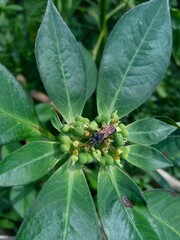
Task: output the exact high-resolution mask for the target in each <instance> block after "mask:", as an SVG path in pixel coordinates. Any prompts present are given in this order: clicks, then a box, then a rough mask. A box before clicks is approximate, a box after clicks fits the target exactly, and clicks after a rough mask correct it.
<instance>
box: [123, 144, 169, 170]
mask: <svg viewBox="0 0 180 240" xmlns="http://www.w3.org/2000/svg"><path fill="white" fill-rule="evenodd" d="M127 161H128V162H130V163H132V164H133V165H135V166H136V167H139V168H142V169H144V170H147V171H148V170H150V171H153V170H155V169H158V168H166V167H172V166H173V164H172V163H171V162H170V161H169V160H168V159H167V158H166V157H165V156H164V155H163V154H162V153H161V152H159V151H158V150H157V149H155V148H152V147H148V146H143V145H141V146H140V145H132V146H131V150H130V153H129V155H128V158H127Z"/></svg>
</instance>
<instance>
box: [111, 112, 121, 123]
mask: <svg viewBox="0 0 180 240" xmlns="http://www.w3.org/2000/svg"><path fill="white" fill-rule="evenodd" d="M111 119H112V121H115V122H117V121H118V120H119V117H118V115H117V112H114V113H112V115H111Z"/></svg>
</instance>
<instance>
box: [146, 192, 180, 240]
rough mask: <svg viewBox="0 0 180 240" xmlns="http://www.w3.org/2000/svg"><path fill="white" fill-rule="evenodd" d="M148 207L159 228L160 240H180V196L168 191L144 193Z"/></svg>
mask: <svg viewBox="0 0 180 240" xmlns="http://www.w3.org/2000/svg"><path fill="white" fill-rule="evenodd" d="M144 197H145V199H146V202H147V206H148V209H149V211H150V212H151V214H152V216H153V217H154V219H155V220H156V224H157V226H158V232H159V239H160V240H169V239H173V240H179V239H180V212H179V209H180V195H179V194H177V193H175V192H172V191H166V190H163V189H162V190H160V189H158V190H151V191H146V192H145V193H144Z"/></svg>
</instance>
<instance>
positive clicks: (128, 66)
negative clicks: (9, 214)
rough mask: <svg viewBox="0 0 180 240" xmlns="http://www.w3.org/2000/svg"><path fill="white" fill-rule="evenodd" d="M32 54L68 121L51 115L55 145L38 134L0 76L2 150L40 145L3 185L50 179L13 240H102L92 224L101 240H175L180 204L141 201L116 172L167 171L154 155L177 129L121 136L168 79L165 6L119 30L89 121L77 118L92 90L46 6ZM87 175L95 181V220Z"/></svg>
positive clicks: (3, 171) (3, 166)
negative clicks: (129, 118) (130, 168)
mask: <svg viewBox="0 0 180 240" xmlns="http://www.w3.org/2000/svg"><path fill="white" fill-rule="evenodd" d="M35 54H36V60H37V65H38V69H39V72H40V75H41V78H42V81H43V83H44V86H45V89H46V91H47V93H48V95H49V96H50V98H51V99H52V101H53V102H54V104H55V105H56V107H57V109H58V110H59V113H60V114H61V116H62V117H63V119H64V120H63V121H62V122H63V123H61V121H60V119H59V118H58V115H57V114H55V115H54V117H53V119H52V124H53V126H55V128H56V129H57V130H58V131H59V134H58V135H57V136H54V135H53V134H52V133H50V132H49V131H48V130H47V129H46V128H44V126H43V125H42V124H41V122H40V121H39V120H38V117H37V115H36V112H35V110H34V107H33V105H32V102H31V101H30V100H29V98H28V97H27V95H26V94H25V92H24V91H23V89H22V87H21V86H20V84H19V83H18V82H17V81H16V80H15V79H14V78H13V76H12V75H11V74H10V73H9V72H8V71H7V70H6V69H5V68H4V67H3V66H0V78H1V80H0V112H1V115H0V143H1V144H7V143H10V142H13V141H20V140H28V139H30V138H32V137H34V136H37V137H38V136H39V140H36V141H32V140H31V141H30V142H29V143H27V144H25V145H24V146H23V147H21V148H19V149H18V150H16V151H15V152H13V153H11V154H9V155H8V156H7V157H5V159H3V160H2V161H1V162H0V185H1V186H14V185H23V184H27V183H30V182H33V181H35V180H37V179H39V178H41V177H42V176H44V175H45V174H46V173H48V172H49V171H50V170H51V169H52V170H53V171H52V172H53V174H52V176H51V177H50V178H49V179H48V181H47V182H46V183H45V184H44V186H43V188H42V190H41V191H40V193H39V195H38V196H37V198H36V200H35V202H34V204H33V207H32V208H31V210H30V211H29V213H28V215H27V217H26V218H25V220H24V222H23V224H22V226H21V228H20V230H19V233H18V235H17V238H16V239H18V240H33V239H38V240H39V239H42V240H45V239H48V240H49V239H62V240H66V239H69V240H70V239H73V240H75V239H77V240H79V239H84V240H95V239H99V240H100V239H102V237H101V232H100V230H99V223H98V222H101V223H102V228H103V230H104V233H105V235H106V237H107V239H112V240H118V239H123V240H129V239H137V240H139V239H145V240H147V239H163V240H165V239H168V240H169V239H173V240H175V239H179V238H180V228H178V222H180V219H179V218H180V216H179V215H178V216H177V215H176V209H178V208H179V207H180V206H179V205H180V202H179V197H174V195H173V194H172V192H165V191H163V190H156V191H155V190H154V191H149V192H148V191H147V192H145V193H144V194H142V193H141V191H140V189H139V188H138V186H137V185H136V184H135V183H134V181H133V180H132V179H131V178H130V177H129V176H128V175H127V174H126V173H125V172H124V171H123V167H122V166H123V162H125V161H128V162H129V163H130V164H133V165H135V166H137V167H139V168H142V169H144V170H155V169H157V168H166V167H170V166H172V163H171V162H170V161H169V160H168V159H167V158H166V157H165V156H164V155H163V154H161V153H160V152H159V151H158V150H156V149H155V148H153V146H151V145H153V144H156V143H158V142H160V141H161V140H163V139H165V138H166V137H167V136H168V135H169V134H170V133H172V132H173V131H174V130H175V129H176V128H175V127H174V126H172V125H169V124H167V123H165V122H162V121H160V120H158V119H155V118H146V119H141V120H138V121H136V122H134V123H132V124H129V125H127V126H125V125H124V124H123V123H122V122H121V120H120V119H121V118H122V117H123V116H125V115H126V114H128V113H130V112H131V111H132V110H134V109H136V108H137V107H138V106H140V105H141V104H142V103H143V102H144V101H145V100H146V99H147V98H148V97H149V96H150V95H151V94H152V92H153V90H154V89H155V87H156V86H157V85H158V84H159V82H160V81H161V80H162V78H163V76H164V74H165V71H166V69H167V66H168V62H169V58H170V54H171V23H170V15H169V7H168V2H167V1H166V0H151V1H149V2H147V3H144V4H141V5H139V6H137V7H135V8H134V9H132V10H130V11H128V12H127V13H126V14H125V15H124V16H123V17H122V18H121V19H120V20H119V21H118V22H117V24H116V25H115V27H114V29H113V30H112V32H111V34H110V36H109V38H108V40H107V43H106V46H105V49H104V53H103V56H102V60H101V64H100V69H99V75H98V83H97V109H98V116H97V117H96V118H95V119H94V120H93V121H90V120H89V119H87V118H84V117H83V116H81V114H82V111H83V107H84V105H85V102H86V100H87V98H89V97H90V96H91V95H92V93H93V91H94V88H95V85H96V81H95V79H92V78H90V77H89V75H88V74H87V66H86V61H84V58H83V54H82V49H81V46H80V45H79V44H78V43H77V42H76V40H75V38H74V36H73V34H72V33H71V31H70V30H69V29H68V27H67V25H66V23H65V22H64V21H63V19H62V18H61V16H60V14H59V13H58V11H57V10H56V8H55V6H54V5H53V3H52V0H49V1H48V4H47V9H46V13H45V16H44V19H43V22H42V24H41V26H40V29H39V31H38V34H37V39H36V46H35ZM27 142H28V141H27ZM57 163H58V164H57ZM93 169H96V170H97V169H98V177H97V174H96V173H97V171H93ZM84 173H85V174H86V176H87V177H88V176H89V175H91V177H92V176H94V178H95V179H94V181H96V180H97V208H96V209H97V211H96V209H95V206H94V201H93V198H92V196H91V193H90V190H89V186H88V184H87V181H86V177H85V175H84ZM96 177H97V179H96ZM159 202H160V203H159ZM167 206H168V208H167ZM96 212H97V213H98V214H96ZM98 219H99V220H100V221H98Z"/></svg>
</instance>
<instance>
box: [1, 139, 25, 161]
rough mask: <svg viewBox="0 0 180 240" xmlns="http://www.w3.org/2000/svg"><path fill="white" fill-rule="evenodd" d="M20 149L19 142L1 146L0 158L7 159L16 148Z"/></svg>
mask: <svg viewBox="0 0 180 240" xmlns="http://www.w3.org/2000/svg"><path fill="white" fill-rule="evenodd" d="M20 147H22V144H21V143H19V142H13V143H9V144H6V145H4V146H2V148H1V158H2V159H3V158H5V157H7V156H8V155H9V154H10V153H12V152H14V151H15V150H17V149H18V148H20Z"/></svg>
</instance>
